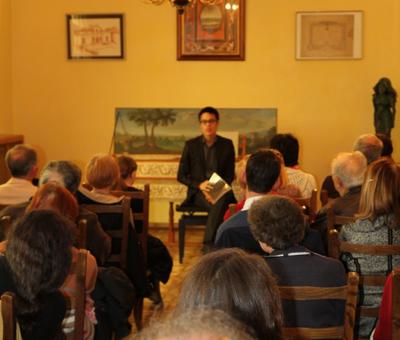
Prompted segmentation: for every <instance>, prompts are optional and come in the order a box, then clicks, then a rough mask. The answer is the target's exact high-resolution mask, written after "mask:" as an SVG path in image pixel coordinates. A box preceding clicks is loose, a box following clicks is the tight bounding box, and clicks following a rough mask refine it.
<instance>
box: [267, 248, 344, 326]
mask: <svg viewBox="0 0 400 340" xmlns="http://www.w3.org/2000/svg"><path fill="white" fill-rule="evenodd" d="M264 258H265V260H266V261H267V263H268V265H269V266H270V268H271V270H272V272H273V273H274V274H275V276H276V278H277V281H278V282H277V283H278V286H312V287H339V286H343V285H345V284H346V273H345V270H344V266H343V264H342V263H341V262H339V261H338V260H335V259H332V258H329V257H325V256H321V255H317V254H315V253H312V252H310V251H309V250H308V249H307V248H305V247H302V246H294V247H291V248H289V249H287V250H274V251H273V252H272V254H271V255H268V256H265V257H264ZM282 307H283V314H284V325H285V326H286V327H310V328H319V327H336V326H340V325H342V324H343V317H344V308H345V302H344V301H342V300H314V301H308V300H305V301H289V300H283V301H282Z"/></svg>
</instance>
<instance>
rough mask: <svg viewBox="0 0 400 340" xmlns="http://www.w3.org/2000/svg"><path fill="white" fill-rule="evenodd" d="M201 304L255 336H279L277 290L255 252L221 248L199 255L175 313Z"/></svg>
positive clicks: (279, 316) (278, 337) (279, 337)
mask: <svg viewBox="0 0 400 340" xmlns="http://www.w3.org/2000/svg"><path fill="white" fill-rule="evenodd" d="M202 307H206V308H211V309H219V310H222V311H223V312H225V313H227V314H228V315H230V316H231V317H233V318H235V319H237V320H238V321H240V322H242V323H243V325H245V326H246V327H248V329H247V331H248V332H249V333H250V334H251V335H253V336H254V337H255V338H257V339H260V340H261V339H269V340H273V339H282V333H281V323H282V312H281V304H280V299H279V292H278V289H277V287H276V284H275V280H274V278H273V275H272V274H271V271H270V269H269V267H268V266H267V265H266V263H265V261H264V260H263V259H262V258H261V257H260V256H258V255H250V254H247V253H245V252H244V251H242V250H240V249H224V250H219V251H215V252H212V253H209V254H207V255H205V256H203V257H202V258H201V259H200V261H199V262H198V263H197V264H196V265H195V266H194V267H193V268H192V270H191V271H190V272H189V274H188V275H187V276H186V278H185V279H184V282H183V285H182V288H181V292H180V295H179V300H178V304H177V307H176V310H175V315H181V314H182V313H186V312H188V311H192V310H196V309H198V308H202Z"/></svg>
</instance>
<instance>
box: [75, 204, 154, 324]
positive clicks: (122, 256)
mask: <svg viewBox="0 0 400 340" xmlns="http://www.w3.org/2000/svg"><path fill="white" fill-rule="evenodd" d="M82 207H84V208H86V209H88V210H90V211H92V212H94V213H95V214H97V216H98V217H99V221H100V223H101V224H102V225H103V223H102V215H105V214H121V215H122V225H121V228H120V229H116V230H106V232H107V233H108V234H109V235H110V236H111V238H112V239H113V240H120V241H121V248H120V252H119V253H112V254H111V256H110V257H109V258H108V260H107V262H110V263H117V265H118V266H119V267H120V268H121V269H122V270H123V271H124V272H126V271H127V255H128V237H129V222H130V217H131V199H130V198H129V197H124V198H123V199H122V202H121V204H109V205H107V204H82ZM147 228H148V226H147ZM111 252H113V250H111ZM143 260H144V261H145V259H143ZM133 314H134V318H135V323H136V327H137V328H138V329H141V328H142V314H143V297H138V298H137V299H136V301H135V303H134V310H133Z"/></svg>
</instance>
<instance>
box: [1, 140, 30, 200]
mask: <svg viewBox="0 0 400 340" xmlns="http://www.w3.org/2000/svg"><path fill="white" fill-rule="evenodd" d="M5 163H6V165H7V168H8V170H9V171H10V173H11V178H10V179H9V180H8V181H7V182H6V183H4V184H2V185H0V205H10V204H18V203H22V202H27V201H28V200H29V199H30V198H31V197H32V196H33V195H34V194H35V192H36V189H37V188H36V187H35V186H34V185H33V184H32V180H33V179H34V178H35V176H36V174H37V169H38V168H37V155H36V151H35V150H34V149H32V148H31V147H29V146H27V145H24V144H18V145H15V146H14V147H12V148H11V149H10V150H8V151H7V153H6V157H5Z"/></svg>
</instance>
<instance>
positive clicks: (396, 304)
mask: <svg viewBox="0 0 400 340" xmlns="http://www.w3.org/2000/svg"><path fill="white" fill-rule="evenodd" d="M392 339H393V340H394V339H400V268H396V269H395V270H394V271H393V284H392Z"/></svg>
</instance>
